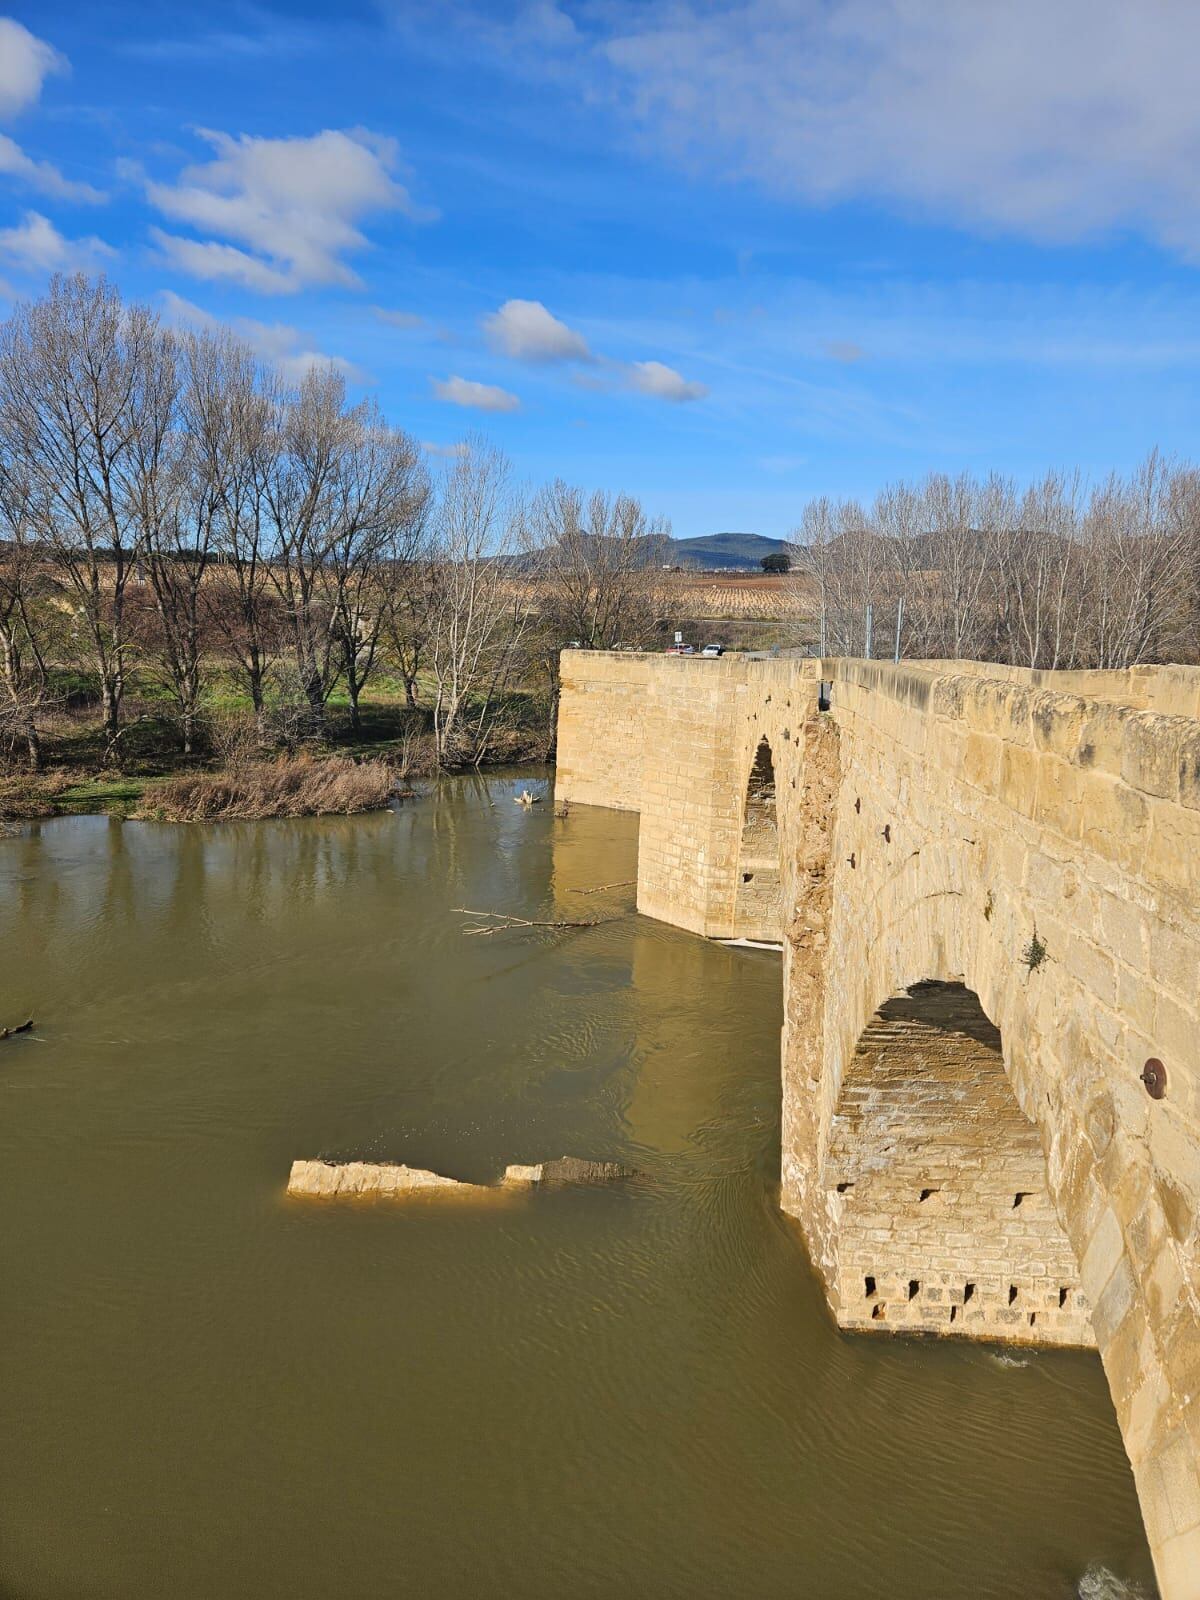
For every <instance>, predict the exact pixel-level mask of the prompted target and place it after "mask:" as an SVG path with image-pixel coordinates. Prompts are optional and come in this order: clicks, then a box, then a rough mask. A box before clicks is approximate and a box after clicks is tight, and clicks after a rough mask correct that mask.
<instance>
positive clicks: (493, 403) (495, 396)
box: [429, 377, 521, 411]
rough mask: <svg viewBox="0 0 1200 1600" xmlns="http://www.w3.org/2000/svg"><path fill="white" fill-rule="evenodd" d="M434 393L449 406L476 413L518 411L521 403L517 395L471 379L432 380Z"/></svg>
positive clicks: (491, 384) (492, 384)
mask: <svg viewBox="0 0 1200 1600" xmlns="http://www.w3.org/2000/svg"><path fill="white" fill-rule="evenodd" d="M429 381H430V383H431V384H432V385H433V392H434V394H435V395H436V396H437V398H438V399H439V400H444V401H445V402H446V404H447V405H452V406H469V407H471V408H472V409H473V410H476V411H517V410H519V409H520V405H521V402H520V400H519V399H518V398H517V396H516V395H515V394H510V393H509V391H508V390H507V389H501V388H499V387H498V386H497V385H496V384H494V383H475V382H473V381H472V380H471V379H470V378H458V377H453V378H431V379H430V380H429Z"/></svg>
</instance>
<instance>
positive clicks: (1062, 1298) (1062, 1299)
mask: <svg viewBox="0 0 1200 1600" xmlns="http://www.w3.org/2000/svg"><path fill="white" fill-rule="evenodd" d="M1070 1292H1071V1291H1070V1290H1069V1289H1060V1290H1059V1291H1058V1307H1059V1310H1060V1311H1061V1310H1062V1308H1063V1306H1065V1305H1066V1303H1067V1296H1068V1295H1069V1294H1070Z"/></svg>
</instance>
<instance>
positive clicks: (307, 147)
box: [146, 128, 431, 294]
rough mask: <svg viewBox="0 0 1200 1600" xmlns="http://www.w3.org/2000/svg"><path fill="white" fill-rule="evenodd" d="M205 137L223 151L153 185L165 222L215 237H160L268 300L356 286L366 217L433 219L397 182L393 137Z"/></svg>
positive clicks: (208, 271) (183, 255)
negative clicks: (350, 261) (351, 257)
mask: <svg viewBox="0 0 1200 1600" xmlns="http://www.w3.org/2000/svg"><path fill="white" fill-rule="evenodd" d="M202 136H203V137H204V138H205V139H206V140H207V141H208V143H209V144H210V145H212V147H213V149H214V150H215V152H216V154H215V156H214V157H213V159H212V160H211V161H207V162H204V163H202V164H198V165H195V166H191V167H188V168H186V169H185V170H184V171H183V172H182V173H181V174H180V178H179V181H178V183H175V184H165V183H149V184H147V186H146V194H147V198H148V199H149V201H150V203H151V205H153V206H154V207H155V208H156V209H157V210H159V211H160V212H162V214H163V215H164V216H166V217H170V218H171V219H172V220H173V221H176V222H183V223H185V224H187V225H188V226H190V227H192V228H194V229H196V231H197V232H199V233H204V234H209V235H214V236H215V239H208V240H205V241H204V242H203V243H202V244H196V243H195V242H194V241H188V240H185V239H180V238H179V236H178V235H175V234H167V233H160V234H159V235H158V242H159V243H160V245H162V246H163V248H164V249H166V250H167V251H168V253H169V254H170V255H171V258H172V259H173V260H174V262H175V263H176V264H177V265H178V266H180V267H182V268H183V270H185V271H187V272H190V273H192V274H193V275H194V276H197V277H207V278H221V279H225V280H227V281H236V282H240V283H243V284H245V285H246V286H247V287H249V288H255V289H259V290H261V291H262V292H263V293H267V294H280V293H288V292H291V291H294V290H297V289H300V288H302V287H303V286H304V285H306V284H329V283H340V284H348V285H357V284H358V282H359V279H358V277H357V275H356V274H355V273H354V271H353V270H352V269H351V268H350V267H349V266H347V264H346V262H345V261H344V259H343V257H344V256H345V255H347V254H349V253H350V252H352V251H356V250H361V249H363V248H364V247H365V246H366V244H367V239H366V236H365V235H364V234H363V232H362V230H361V228H360V226H359V224H360V223H361V222H362V220H363V219H364V218H365V217H366V216H368V215H370V214H372V213H374V212H379V211H401V212H404V213H405V214H406V215H407V216H409V217H411V218H413V219H414V220H416V221H423V220H427V219H428V218H429V216H430V215H431V213H429V212H425V211H422V210H420V208H418V207H417V206H416V205H415V203H414V202H413V200H412V197H411V196H410V194H409V192H408V190H407V189H406V188H405V187H404V185H403V184H401V183H398V182H397V181H396V179H395V178H394V177H393V176H392V173H393V171H394V169H395V168H396V166H397V162H398V149H397V146H396V143H395V140H393V139H386V138H382V137H380V136H379V135H377V134H373V133H370V132H368V131H367V130H366V129H365V128H353V129H350V130H348V131H345V132H343V131H340V130H335V129H329V128H327V129H325V131H324V132H322V133H318V134H315V135H313V136H312V137H311V138H289V139H266V138H257V137H254V136H252V135H250V134H242V135H240V136H239V137H237V138H234V137H232V136H231V135H229V134H225V133H213V132H210V131H207V130H202ZM217 241H225V242H217ZM228 241H233V242H232V243H229V242H228ZM239 247H242V248H239ZM251 252H253V253H251Z"/></svg>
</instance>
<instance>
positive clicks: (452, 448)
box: [421, 439, 471, 456]
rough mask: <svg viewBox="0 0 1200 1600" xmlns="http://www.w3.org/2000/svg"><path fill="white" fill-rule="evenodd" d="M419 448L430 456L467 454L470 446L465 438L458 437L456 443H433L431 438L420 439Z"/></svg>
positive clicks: (469, 451)
mask: <svg viewBox="0 0 1200 1600" xmlns="http://www.w3.org/2000/svg"><path fill="white" fill-rule="evenodd" d="M421 449H422V450H424V452H425V454H426V455H430V456H469V455H470V454H471V446H470V445H469V444H468V443H467V441H466V440H465V439H460V440H459V441H458V443H457V444H435V443H434V441H433V440H432V439H422V440H421Z"/></svg>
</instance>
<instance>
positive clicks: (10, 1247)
mask: <svg viewBox="0 0 1200 1600" xmlns="http://www.w3.org/2000/svg"><path fill="white" fill-rule="evenodd" d="M513 787H514V786H513V784H512V783H511V782H510V781H507V780H504V779H499V778H497V779H491V780H488V781H486V782H484V781H457V782H451V783H447V784H445V785H443V787H442V789H441V791H440V792H439V793H438V794H437V795H436V796H433V797H430V798H429V799H426V800H423V801H420V802H416V803H413V804H411V805H409V806H407V807H406V808H405V809H404V810H402V811H401V812H399V813H398V814H395V815H392V814H385V815H380V816H372V817H364V818H355V819H334V820H314V821H305V822H298V823H267V824H261V825H258V824H255V825H251V824H247V825H240V824H238V825H226V826H223V827H215V828H212V829H209V830H201V829H199V828H172V827H169V826H156V825H152V824H132V823H127V824H124V825H122V824H120V823H118V822H109V821H108V820H106V819H104V818H93V817H88V818H81V819H72V820H60V821H55V822H52V823H47V824H44V825H41V826H38V827H34V828H33V829H31V830H29V831H28V832H27V833H26V834H25V835H24V836H23V837H20V838H18V839H15V840H9V841H5V842H2V843H0V1021H3V1020H9V1021H14V1020H18V1019H23V1017H24V1016H25V1015H26V1014H27V1013H28V1012H29V1011H31V1010H32V1011H33V1012H34V1013H35V1014H36V1016H37V1018H38V1021H39V1027H38V1030H37V1034H36V1037H34V1038H27V1039H20V1040H14V1041H9V1042H8V1043H6V1044H4V1045H0V1098H2V1113H0V1190H2V1207H0V1216H2V1217H3V1223H4V1226H3V1231H2V1233H0V1283H2V1284H3V1294H2V1297H0V1440H2V1441H3V1461H4V1470H3V1482H2V1487H0V1593H2V1594H3V1595H4V1596H5V1597H10V1600H18V1597H19V1600H35V1597H37V1600H41V1597H45V1600H101V1597H104V1600H108V1597H112V1600H118V1597H119V1600H131V1597H136V1600H141V1597H147V1600H149V1597H179V1600H240V1597H247V1600H250V1597H253V1600H272V1597H276V1596H278V1597H288V1600H306V1597H309V1596H314V1597H316V1596H325V1595H329V1594H334V1593H337V1594H345V1595H350V1596H355V1595H358V1594H359V1593H360V1592H361V1593H366V1592H373V1593H387V1594H389V1595H402V1596H425V1595H429V1596H437V1597H439V1600H459V1597H464V1600H466V1597H474V1596H478V1595H481V1594H484V1593H487V1592H497V1593H509V1592H514V1593H518V1594H520V1595H521V1596H522V1597H523V1600H560V1597H561V1596H563V1595H565V1594H568V1593H569V1594H571V1595H572V1596H577V1597H597V1600H603V1597H608V1596H618V1595H621V1596H634V1597H637V1600H641V1597H645V1600H659V1597H662V1600H667V1597H675V1596H678V1597H680V1600H684V1597H686V1600H705V1597H710V1596H711V1597H713V1600H736V1597H740V1596H747V1597H749V1596H753V1597H756V1600H774V1597H793V1596H795V1597H809V1600H858V1597H864V1600H865V1597H868V1596H869V1597H871V1600H879V1597H885V1600H909V1597H912V1600H918V1597H919V1600H945V1597H958V1596H963V1597H970V1600H987V1597H995V1600H1039V1597H1042V1596H1046V1597H1060V1596H1061V1597H1067V1596H1072V1595H1075V1594H1076V1593H1077V1592H1078V1589H1079V1585H1080V1584H1081V1582H1085V1583H1086V1582H1087V1581H1089V1580H1088V1579H1087V1574H1089V1573H1091V1574H1093V1575H1095V1574H1096V1573H1100V1572H1103V1573H1104V1574H1105V1581H1107V1579H1108V1575H1110V1574H1111V1575H1113V1577H1114V1579H1115V1580H1119V1581H1121V1582H1130V1581H1132V1582H1134V1583H1137V1584H1139V1585H1141V1586H1143V1587H1144V1588H1145V1590H1146V1592H1149V1562H1148V1556H1147V1553H1146V1549H1145V1544H1144V1539H1143V1536H1142V1532H1141V1526H1140V1521H1139V1517H1138V1510H1137V1504H1136V1501H1135V1498H1134V1492H1133V1486H1132V1481H1131V1478H1130V1475H1129V1470H1128V1467H1127V1465H1126V1463H1125V1460H1124V1456H1123V1454H1122V1450H1121V1445H1120V1440H1119V1438H1118V1435H1117V1430H1116V1425H1115V1422H1114V1420H1113V1415H1112V1409H1111V1406H1110V1403H1109V1400H1108V1397H1107V1393H1106V1390H1105V1386H1104V1380H1103V1377H1102V1374H1101V1371H1100V1367H1099V1364H1098V1363H1097V1362H1096V1361H1095V1360H1094V1359H1093V1358H1090V1357H1086V1356H1082V1355H1072V1354H1044V1355H1034V1356H1032V1357H1031V1358H1030V1359H1029V1361H1028V1364H1027V1365H1021V1366H1009V1365H1000V1364H998V1363H997V1362H996V1360H995V1359H994V1353H989V1352H988V1351H987V1350H986V1349H984V1348H971V1347H966V1346H963V1345H961V1344H957V1345H953V1344H945V1345H939V1344H933V1343H913V1342H890V1341H883V1340H874V1339H869V1338H847V1337H842V1336H839V1335H838V1334H837V1333H836V1332H835V1330H834V1329H833V1327H832V1326H831V1325H830V1322H829V1320H828V1318H827V1317H826V1315H825V1312H824V1310H823V1305H822V1300H821V1296H820V1294H819V1292H818V1290H817V1287H816V1285H815V1283H814V1281H813V1279H812V1277H811V1275H810V1273H809V1270H808V1267H807V1265H806V1262H805V1258H804V1254H803V1251H802V1249H801V1247H800V1244H799V1242H798V1240H797V1238H796V1236H795V1234H794V1232H793V1231H792V1229H791V1227H790V1225H789V1224H788V1223H787V1222H786V1221H785V1220H784V1219H783V1218H782V1217H781V1216H780V1215H779V1213H778V1211H777V1210H776V1203H775V1202H776V1182H777V1174H778V1165H779V1151H778V1145H779V1132H778V1127H779V1091H778V1031H779V1024H780V994H779V968H778V958H777V957H773V956H771V955H765V954H762V953H754V952H746V951H731V950H726V949H723V948H721V947H718V946H713V945H707V944H705V943H703V942H702V941H701V940H699V939H696V938H693V937H691V936H689V935H687V934H683V933H679V932H676V931H675V930H673V929H670V928H666V927H663V926H661V925H659V924H657V923H654V922H650V921H646V920H644V919H641V918H638V917H636V916H634V915H632V914H629V908H630V906H631V904H632V891H631V890H630V889H627V888H619V889H614V890H610V891H607V892H606V893H604V894H599V895H591V896H580V895H578V894H573V893H571V891H572V890H574V889H578V888H581V887H589V886H592V885H596V884H608V883H614V882H616V881H618V880H621V879H626V878H630V877H632V876H633V874H634V870H635V859H636V839H637V824H636V819H634V818H631V817H626V816H621V815H616V814H613V813H609V812H603V811H590V810H587V809H584V808H575V809H573V810H572V813H571V816H570V818H569V820H568V821H567V822H565V823H562V822H556V821H555V819H554V818H553V816H552V815H551V814H550V807H549V805H543V806H539V807H535V808H534V809H533V810H532V811H529V812H526V811H524V810H522V809H520V808H518V807H517V806H514V805H513V803H512V800H511V795H512V792H513ZM455 906H468V907H478V908H500V909H505V910H511V911H516V912H519V913H523V914H525V915H529V916H535V915H538V914H547V912H548V910H549V911H552V912H553V914H555V915H567V916H569V915H576V916H578V915H585V916H586V915H596V916H601V915H612V916H614V917H617V918H618V920H613V921H611V922H608V923H606V924H605V925H604V926H601V927H597V928H592V929H583V930H580V931H577V932H573V933H568V934H510V935H504V936H499V937H496V938H467V937H464V935H463V931H462V927H463V920H464V919H463V918H462V917H460V916H457V915H455V914H454V912H453V910H452V909H451V908H453V907H455ZM622 913H623V914H622ZM618 914H621V915H619V917H618ZM563 1153H570V1154H579V1155H584V1156H600V1157H612V1158H616V1159H619V1160H623V1161H626V1162H628V1163H631V1164H633V1165H636V1166H637V1167H639V1168H641V1169H643V1170H644V1171H645V1173H646V1174H647V1178H646V1181H644V1182H642V1183H639V1184H635V1185H632V1186H630V1187H628V1188H625V1189H620V1190H617V1189H600V1190H580V1191H564V1192H558V1193H553V1194H545V1195H536V1196H533V1197H531V1198H530V1199H528V1200H527V1201H522V1202H521V1203H519V1204H515V1205H510V1206H504V1207H497V1208H484V1209H476V1208H472V1209H470V1210H463V1209H462V1208H460V1207H450V1208H447V1209H441V1210H439V1209H438V1208H437V1207H436V1206H431V1205H429V1204H424V1205H421V1206H417V1207H411V1208H407V1209H406V1208H405V1207H403V1206H397V1205H395V1204H390V1205H388V1204H376V1205H359V1206H357V1207H342V1208H337V1207H332V1206H330V1207H324V1208H322V1207H320V1206H316V1205H313V1204H312V1203H308V1204H298V1203H289V1202H287V1201H285V1199H284V1196H283V1185H284V1182H285V1180H286V1176H287V1170H288V1166H289V1164H290V1162H291V1160H292V1158H293V1157H295V1156H313V1155H317V1154H329V1155H344V1156H350V1155H355V1156H375V1157H380V1158H389V1159H402V1160H407V1161H409V1162H411V1163H413V1164H416V1165H420V1166H428V1167H433V1168H436V1169H438V1170H440V1171H444V1172H448V1173H451V1174H454V1175H456V1176H460V1177H465V1178H475V1179H488V1178H491V1177H494V1176H495V1175H496V1174H497V1173H498V1172H499V1170H500V1169H501V1168H502V1167H503V1166H504V1165H505V1163H507V1162H532V1161H537V1160H539V1159H541V1158H543V1157H547V1156H556V1155H561V1154H563ZM1093 1592H1108V1591H1106V1590H1104V1591H1093ZM1112 1592H1113V1593H1120V1592H1121V1590H1119V1589H1117V1590H1113V1591H1112Z"/></svg>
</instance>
